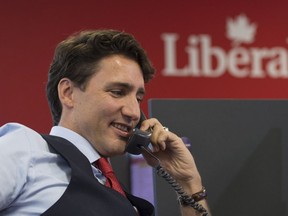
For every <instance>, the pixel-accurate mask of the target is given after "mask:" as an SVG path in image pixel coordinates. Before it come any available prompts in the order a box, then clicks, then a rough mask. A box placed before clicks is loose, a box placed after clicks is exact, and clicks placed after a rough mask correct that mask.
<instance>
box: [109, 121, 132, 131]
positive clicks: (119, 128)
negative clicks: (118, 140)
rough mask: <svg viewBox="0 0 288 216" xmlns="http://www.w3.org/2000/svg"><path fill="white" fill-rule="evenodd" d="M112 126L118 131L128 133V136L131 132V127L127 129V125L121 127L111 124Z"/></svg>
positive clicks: (120, 125)
mask: <svg viewBox="0 0 288 216" xmlns="http://www.w3.org/2000/svg"><path fill="white" fill-rule="evenodd" d="M112 126H113V127H115V128H117V129H118V130H121V131H123V132H125V133H128V134H129V133H130V131H131V127H129V126H127V125H123V124H119V123H113V124H112Z"/></svg>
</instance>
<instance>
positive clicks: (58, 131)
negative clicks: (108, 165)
mask: <svg viewBox="0 0 288 216" xmlns="http://www.w3.org/2000/svg"><path fill="white" fill-rule="evenodd" d="M50 135H54V136H59V137H62V138H64V139H67V140H68V141H70V142H71V143H72V144H73V145H74V146H76V147H77V148H78V149H79V151H80V152H82V154H84V155H85V156H86V157H87V158H88V160H89V162H90V163H93V162H94V161H96V160H98V159H99V158H100V155H99V154H98V152H97V151H96V150H95V149H94V148H93V146H92V144H91V143H89V142H88V140H86V139H85V138H84V137H82V136H81V135H79V134H77V133H76V132H74V131H72V130H70V129H68V128H65V127H61V126H54V127H52V129H51V131H50Z"/></svg>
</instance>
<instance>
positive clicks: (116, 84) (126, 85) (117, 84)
mask: <svg viewBox="0 0 288 216" xmlns="http://www.w3.org/2000/svg"><path fill="white" fill-rule="evenodd" d="M112 87H122V88H125V89H128V90H132V89H133V85H131V84H129V83H125V82H110V83H108V84H107V85H106V88H112ZM137 92H138V93H139V94H143V95H144V94H145V88H143V87H141V88H139V89H138V91H137Z"/></svg>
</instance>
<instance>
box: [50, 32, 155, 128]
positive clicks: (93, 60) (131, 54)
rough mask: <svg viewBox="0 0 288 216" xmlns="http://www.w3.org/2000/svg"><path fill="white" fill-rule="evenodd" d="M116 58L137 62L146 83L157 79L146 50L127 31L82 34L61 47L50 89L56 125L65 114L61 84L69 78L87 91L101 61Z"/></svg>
mask: <svg viewBox="0 0 288 216" xmlns="http://www.w3.org/2000/svg"><path fill="white" fill-rule="evenodd" d="M115 54H120V55H123V56H125V57H127V58H130V59H132V60H134V61H136V62H137V63H138V64H139V66H140V68H141V70H142V73H143V78H144V81H145V83H147V82H148V81H149V80H150V79H152V78H153V76H154V74H155V69H154V67H153V66H152V64H151V62H150V60H149V59H148V57H147V55H146V52H145V50H144V49H143V48H142V47H141V45H140V44H139V43H138V42H137V41H136V39H135V38H134V37H133V36H132V35H131V34H128V33H125V32H123V31H117V30H106V29H105V30H87V31H81V32H78V33H76V34H73V35H71V36H70V37H68V38H67V39H66V40H64V41H62V42H61V43H59V44H58V46H57V47H56V50H55V54H54V58H53V61H52V63H51V66H50V70H49V73H48V82H47V86H46V94H47V98H48V103H49V107H50V110H51V113H52V118H53V124H54V125H58V123H59V121H60V117H61V113H62V105H61V102H60V100H59V97H58V83H59V81H60V80H61V79H62V78H64V77H66V78H68V79H70V80H71V81H72V82H73V83H74V84H75V85H76V86H78V87H80V88H82V89H85V86H86V84H87V82H88V81H89V79H90V78H91V77H92V75H93V74H94V73H95V71H96V68H97V65H98V63H99V61H100V60H102V59H103V58H105V57H108V56H111V55H115Z"/></svg>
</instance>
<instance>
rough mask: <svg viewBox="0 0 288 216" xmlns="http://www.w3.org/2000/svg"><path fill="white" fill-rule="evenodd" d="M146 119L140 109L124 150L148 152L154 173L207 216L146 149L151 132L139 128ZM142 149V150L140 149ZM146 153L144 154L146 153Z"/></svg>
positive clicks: (137, 152) (133, 152)
mask: <svg viewBox="0 0 288 216" xmlns="http://www.w3.org/2000/svg"><path fill="white" fill-rule="evenodd" d="M145 119H146V117H145V115H144V113H143V112H142V111H141V116H140V121H139V123H138V124H137V126H136V127H135V128H134V129H133V131H132V134H131V136H130V137H129V139H128V143H127V147H126V152H128V153H130V154H134V155H139V154H141V153H143V154H146V153H147V154H148V155H150V156H151V157H152V158H154V159H155V161H156V162H155V163H154V165H152V167H154V168H155V170H156V173H157V174H158V175H159V176H161V177H163V178H164V179H165V180H166V181H167V182H168V183H169V184H170V185H171V186H172V188H173V189H174V190H175V191H176V192H177V194H178V195H180V196H181V197H186V202H187V203H188V204H189V205H190V206H191V207H193V208H194V209H195V210H197V211H198V212H200V213H202V215H203V216H208V212H207V210H206V209H205V208H204V207H203V206H202V205H201V204H199V203H197V202H196V201H195V200H194V199H192V198H191V196H188V195H187V194H186V193H185V192H184V191H183V189H182V187H181V186H180V185H179V184H178V183H177V182H176V181H175V179H174V178H173V177H172V176H171V175H170V174H169V173H168V172H167V171H166V170H165V169H164V168H163V167H162V166H161V164H160V160H159V159H158V158H157V157H156V156H155V155H154V154H153V153H151V152H150V151H149V150H147V149H148V145H149V144H150V136H151V132H149V131H142V130H140V129H139V128H140V127H141V123H142V122H143V121H144V120H145ZM142 150H144V151H142ZM147 154H146V155H147Z"/></svg>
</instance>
